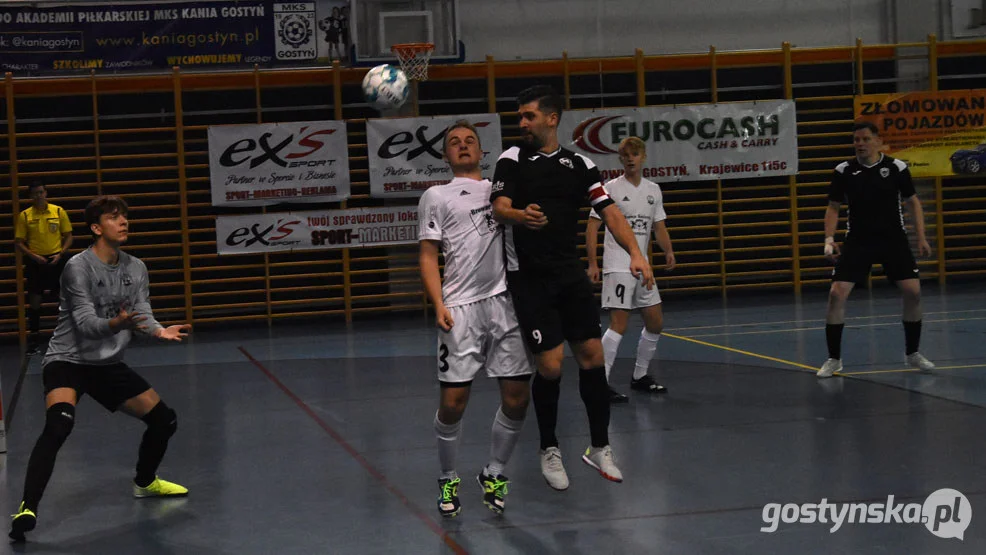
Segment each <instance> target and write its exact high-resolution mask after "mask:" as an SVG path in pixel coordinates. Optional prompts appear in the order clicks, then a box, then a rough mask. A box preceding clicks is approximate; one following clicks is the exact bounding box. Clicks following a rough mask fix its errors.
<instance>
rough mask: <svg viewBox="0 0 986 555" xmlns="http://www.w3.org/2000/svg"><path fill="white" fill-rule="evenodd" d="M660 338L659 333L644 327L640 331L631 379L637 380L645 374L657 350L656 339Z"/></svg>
mask: <svg viewBox="0 0 986 555" xmlns="http://www.w3.org/2000/svg"><path fill="white" fill-rule="evenodd" d="M660 338H661V334H659V333H651V332H649V331H647V329H646V328H644V330H643V331H641V332H640V340H639V341H637V364H636V366H634V368H633V379H635V380H639V379H640V378H643V377H644V376H646V375H647V370H648V369H649V368H650V361H651V360H652V359H653V358H654V353H655V352H656V351H657V341H658V339H660Z"/></svg>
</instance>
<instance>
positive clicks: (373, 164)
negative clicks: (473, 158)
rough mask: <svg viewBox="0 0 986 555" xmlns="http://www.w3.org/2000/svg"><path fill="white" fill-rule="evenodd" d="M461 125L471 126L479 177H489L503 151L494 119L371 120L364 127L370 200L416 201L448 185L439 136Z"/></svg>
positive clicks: (474, 116)
mask: <svg viewBox="0 0 986 555" xmlns="http://www.w3.org/2000/svg"><path fill="white" fill-rule="evenodd" d="M460 119H464V120H467V121H469V122H470V123H472V124H473V125H475V126H476V131H477V132H478V134H479V143H480V146H481V147H482V148H483V159H482V160H481V161H480V163H479V166H480V169H481V170H482V173H483V177H485V178H486V179H491V178H492V177H493V167H494V166H495V165H496V160H497V158H499V157H500V153H501V152H502V151H503V145H502V141H503V139H502V137H501V134H500V115H499V114H470V115H465V116H433V117H419V118H400V119H390V118H388V119H371V120H367V122H366V142H367V147H368V149H369V154H370V196H374V197H418V196H421V193H423V192H424V191H425V189H427V188H429V187H432V186H434V185H441V184H444V183H448V182H449V181H451V180H452V169H451V168H449V165H448V162H446V161H445V160H444V158H443V154H442V149H443V147H444V141H445V130H446V129H448V127H449V126H450V125H452V124H453V123H455V122H456V121H457V120H460Z"/></svg>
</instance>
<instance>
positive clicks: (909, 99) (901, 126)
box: [855, 90, 986, 177]
mask: <svg viewBox="0 0 986 555" xmlns="http://www.w3.org/2000/svg"><path fill="white" fill-rule="evenodd" d="M855 106H856V119H857V120H862V121H869V122H871V123H873V124H874V125H876V127H877V129H879V130H880V137H881V138H882V139H883V143H884V145H885V146H886V152H887V153H888V154H890V155H891V156H893V157H894V158H899V159H901V160H903V161H904V162H906V163H907V165H908V166H910V168H911V175H913V176H915V177H936V176H947V175H956V174H977V173H984V172H986V91H984V90H966V91H944V92H937V93H934V92H915V93H901V94H867V95H863V96H857V97H856V99H855Z"/></svg>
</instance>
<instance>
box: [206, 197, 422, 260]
mask: <svg viewBox="0 0 986 555" xmlns="http://www.w3.org/2000/svg"><path fill="white" fill-rule="evenodd" d="M417 242H418V207H417V206H385V207H381V208H350V209H346V210H313V211H308V212H281V213H276V214H255V215H252V216H219V218H218V220H217V221H216V247H217V250H218V252H219V254H242V253H250V252H273V251H293V250H307V249H341V248H346V247H384V246H389V245H405V244H414V243H417Z"/></svg>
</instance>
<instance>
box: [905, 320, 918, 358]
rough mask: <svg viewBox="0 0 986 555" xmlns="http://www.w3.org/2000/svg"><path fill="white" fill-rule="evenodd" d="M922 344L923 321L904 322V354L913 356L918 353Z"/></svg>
mask: <svg viewBox="0 0 986 555" xmlns="http://www.w3.org/2000/svg"><path fill="white" fill-rule="evenodd" d="M920 343H921V320H918V321H917V322H908V321H906V320H905V321H904V347H905V349H904V354H908V355H913V354H914V353H916V352H918V344H920Z"/></svg>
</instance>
